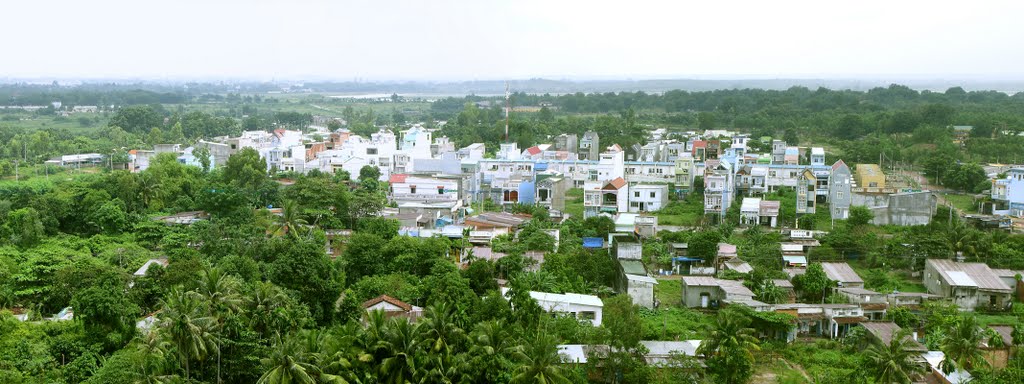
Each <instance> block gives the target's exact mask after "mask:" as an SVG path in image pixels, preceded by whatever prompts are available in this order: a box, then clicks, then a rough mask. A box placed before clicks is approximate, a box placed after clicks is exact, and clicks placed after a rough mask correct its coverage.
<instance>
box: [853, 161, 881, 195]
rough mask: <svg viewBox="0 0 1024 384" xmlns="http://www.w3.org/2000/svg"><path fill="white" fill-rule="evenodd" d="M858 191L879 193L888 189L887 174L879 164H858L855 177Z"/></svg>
mask: <svg viewBox="0 0 1024 384" xmlns="http://www.w3.org/2000/svg"><path fill="white" fill-rule="evenodd" d="M853 179H854V182H855V183H856V187H857V188H858V190H861V191H864V192H878V191H882V190H885V189H886V183H885V173H883V172H882V168H880V167H879V166H878V164H857V169H856V173H855V174H854V175H853Z"/></svg>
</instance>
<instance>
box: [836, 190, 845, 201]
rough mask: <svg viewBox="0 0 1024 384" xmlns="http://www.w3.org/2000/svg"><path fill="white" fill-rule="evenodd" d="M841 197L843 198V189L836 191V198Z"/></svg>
mask: <svg viewBox="0 0 1024 384" xmlns="http://www.w3.org/2000/svg"><path fill="white" fill-rule="evenodd" d="M842 198H843V191H838V192H836V199H842Z"/></svg>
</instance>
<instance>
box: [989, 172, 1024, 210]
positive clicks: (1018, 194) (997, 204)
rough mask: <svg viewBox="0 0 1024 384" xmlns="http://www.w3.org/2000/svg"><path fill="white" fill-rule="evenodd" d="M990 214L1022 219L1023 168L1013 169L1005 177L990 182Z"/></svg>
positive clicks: (1023, 207) (1023, 208)
mask: <svg viewBox="0 0 1024 384" xmlns="http://www.w3.org/2000/svg"><path fill="white" fill-rule="evenodd" d="M991 197H992V201H993V202H994V206H993V207H992V213H993V214H996V215H1009V216H1013V217H1017V218H1024V168H1013V169H1011V170H1009V171H1007V172H1006V177H1005V178H1002V179H994V180H992V193H991Z"/></svg>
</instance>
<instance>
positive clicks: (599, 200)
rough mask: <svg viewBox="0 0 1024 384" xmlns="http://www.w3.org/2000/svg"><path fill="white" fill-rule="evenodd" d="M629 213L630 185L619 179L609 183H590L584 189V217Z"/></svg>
mask: <svg viewBox="0 0 1024 384" xmlns="http://www.w3.org/2000/svg"><path fill="white" fill-rule="evenodd" d="M628 211H629V184H627V183H626V180H624V179H623V178H621V177H619V178H616V179H613V180H611V181H608V182H600V181H597V182H594V181H588V182H587V183H586V184H584V188H583V217H585V218H587V217H594V216H597V215H599V214H601V213H608V214H615V213H617V212H628Z"/></svg>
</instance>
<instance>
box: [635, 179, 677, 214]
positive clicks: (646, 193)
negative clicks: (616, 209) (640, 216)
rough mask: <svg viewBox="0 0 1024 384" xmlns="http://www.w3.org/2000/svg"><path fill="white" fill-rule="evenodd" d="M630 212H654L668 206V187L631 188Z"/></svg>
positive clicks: (647, 186)
mask: <svg viewBox="0 0 1024 384" xmlns="http://www.w3.org/2000/svg"><path fill="white" fill-rule="evenodd" d="M629 194H630V195H629V212H653V211H657V210H660V209H662V208H664V207H665V206H666V205H668V185H665V184H634V185H631V186H629Z"/></svg>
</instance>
